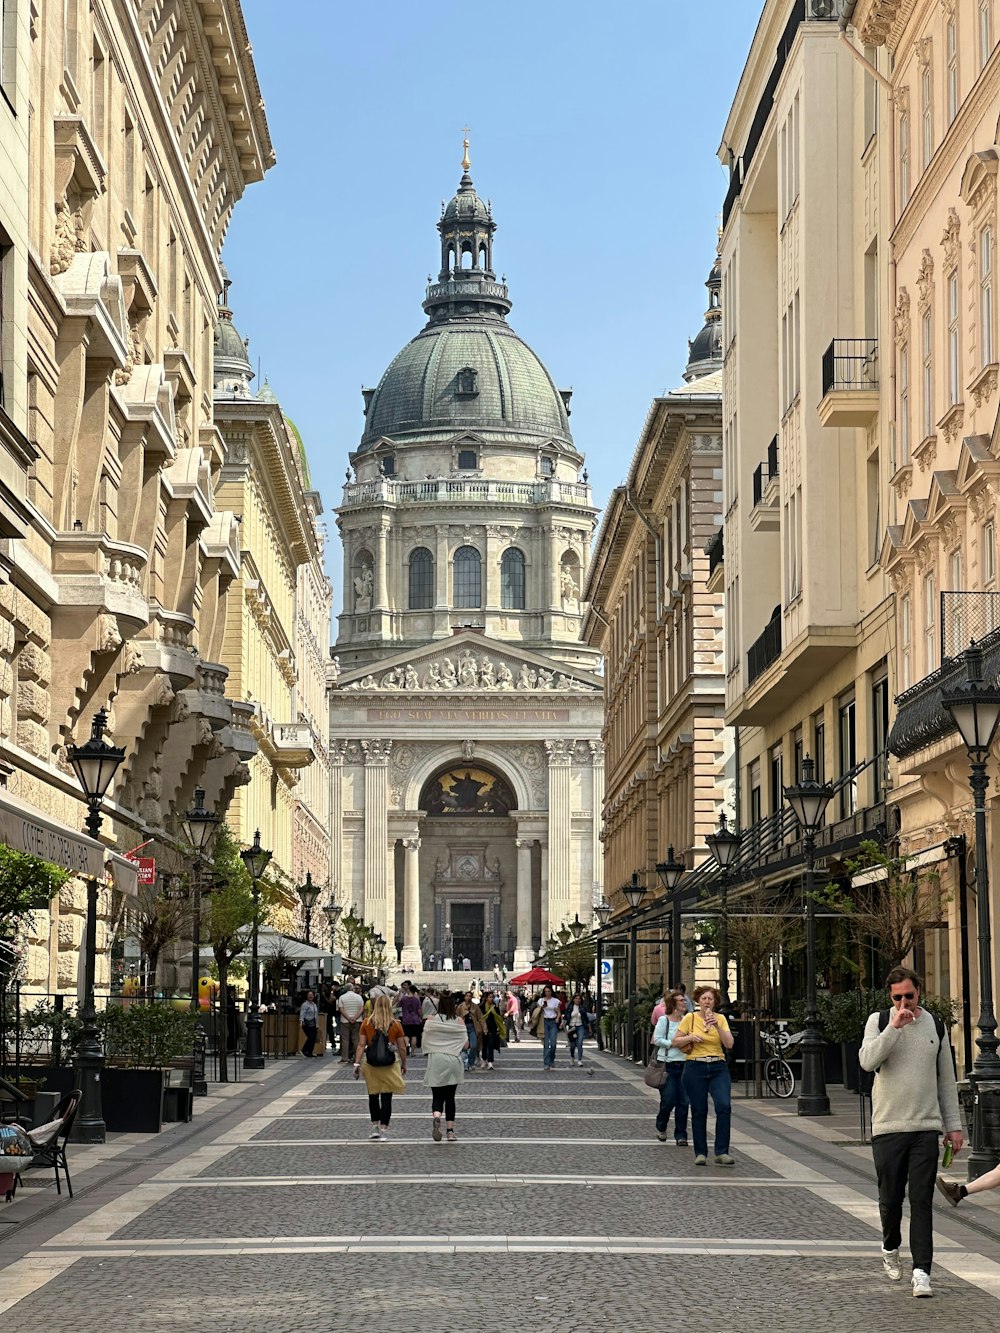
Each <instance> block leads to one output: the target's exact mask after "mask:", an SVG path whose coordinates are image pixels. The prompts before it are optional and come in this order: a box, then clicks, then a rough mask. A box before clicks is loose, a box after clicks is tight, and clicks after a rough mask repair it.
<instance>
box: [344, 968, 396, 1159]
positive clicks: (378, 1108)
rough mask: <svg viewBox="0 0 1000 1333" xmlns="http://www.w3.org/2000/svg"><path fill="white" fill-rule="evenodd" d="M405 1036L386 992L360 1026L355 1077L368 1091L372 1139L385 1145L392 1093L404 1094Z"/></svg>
mask: <svg viewBox="0 0 1000 1333" xmlns="http://www.w3.org/2000/svg"><path fill="white" fill-rule="evenodd" d="M397 1055H398V1063H397ZM405 1073H406V1034H405V1033H404V1032H403V1027H402V1024H401V1023H398V1022H397V1021H396V1019H394V1018H393V1016H392V1001H391V1000H390V999H389V997H388V995H386V994H385V993H384V992H383V993H382V994H381V995H378V996H376V999H375V1003H374V1004H373V1005H372V1014H371V1018H366V1019H365V1021H364V1022H363V1023H362V1024H361V1035H360V1036H359V1038H358V1054H357V1060H356V1061H355V1064H354V1077H355V1078H360V1077H361V1075H362V1074H364V1079H365V1087H366V1088H367V1089H368V1112H369V1115H370V1116H371V1122H372V1132H371V1135H370V1137H371V1138H373V1139H379V1140H380V1141H381V1142H382V1143H385V1141H386V1139H388V1137H389V1120H390V1118H391V1116H392V1094H393V1093H394V1092H405V1091H406V1083H405V1081H404V1079H403V1075H404V1074H405Z"/></svg>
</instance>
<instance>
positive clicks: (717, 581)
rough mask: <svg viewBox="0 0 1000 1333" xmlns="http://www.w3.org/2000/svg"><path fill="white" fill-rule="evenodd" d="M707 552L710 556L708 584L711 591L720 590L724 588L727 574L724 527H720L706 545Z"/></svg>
mask: <svg viewBox="0 0 1000 1333" xmlns="http://www.w3.org/2000/svg"><path fill="white" fill-rule="evenodd" d="M705 554H706V555H707V556H708V582H707V585H706V586H707V588H708V591H709V592H718V591H719V590H720V589H721V588H722V581H723V578H724V575H725V560H724V556H725V552H724V550H723V529H722V528H719V530H718V532H716V534H715V536H714V537H713V538H712V540H711V541H710V542H708V544H707V545H706V547H705Z"/></svg>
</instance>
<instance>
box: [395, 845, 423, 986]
mask: <svg viewBox="0 0 1000 1333" xmlns="http://www.w3.org/2000/svg"><path fill="white" fill-rule="evenodd" d="M403 849H404V869H403V952H402V955H401V957H400V960H399V962H400V966H401V967H413V968H416V969H417V971H420V970H422V968H423V962H424V960H423V955H422V953H421V952H420V856H419V853H420V839H419V838H404V839H403Z"/></svg>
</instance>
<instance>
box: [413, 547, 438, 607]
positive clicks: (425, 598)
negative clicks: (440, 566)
mask: <svg viewBox="0 0 1000 1333" xmlns="http://www.w3.org/2000/svg"><path fill="white" fill-rule="evenodd" d="M433 605H434V557H433V556H432V555H431V553H430V551H428V549H427V547H426V546H418V547H416V548H415V549H414V550H413V551H411V552H410V598H409V607H410V610H411V611H428V610H430V608H431V607H432V606H433Z"/></svg>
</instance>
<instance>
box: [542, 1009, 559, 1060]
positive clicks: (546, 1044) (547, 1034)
mask: <svg viewBox="0 0 1000 1333" xmlns="http://www.w3.org/2000/svg"><path fill="white" fill-rule="evenodd" d="M558 1040H559V1020H558V1019H556V1018H546V1019H545V1031H544V1033H543V1034H542V1064H543V1065H544V1067H545V1068H546V1069H548V1068H549V1067H550V1066H551V1065H554V1064H555V1062H556V1043H557V1042H558Z"/></svg>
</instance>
